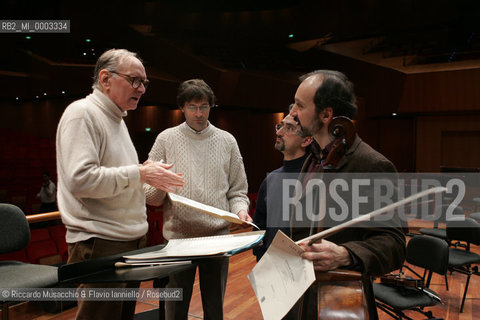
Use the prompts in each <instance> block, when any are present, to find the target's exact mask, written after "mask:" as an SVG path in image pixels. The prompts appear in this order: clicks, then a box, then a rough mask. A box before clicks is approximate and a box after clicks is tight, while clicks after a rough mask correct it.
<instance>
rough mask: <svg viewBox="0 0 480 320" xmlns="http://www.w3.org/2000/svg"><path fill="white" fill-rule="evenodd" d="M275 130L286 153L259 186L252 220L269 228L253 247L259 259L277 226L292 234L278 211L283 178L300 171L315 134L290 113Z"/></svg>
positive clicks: (276, 142)
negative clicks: (278, 166)
mask: <svg viewBox="0 0 480 320" xmlns="http://www.w3.org/2000/svg"><path fill="white" fill-rule="evenodd" d="M292 106H293V105H291V107H292ZM275 132H276V136H277V139H276V141H275V149H276V150H278V151H280V152H281V153H283V166H281V167H280V168H278V169H276V170H274V171H272V172H271V173H270V174H269V175H268V176H267V177H266V178H265V179H264V180H263V181H262V184H261V185H260V189H259V190H258V199H257V206H256V208H255V213H254V214H253V222H254V223H255V224H256V225H257V226H258V227H259V228H260V229H262V230H266V231H265V237H264V238H263V243H262V245H261V246H258V247H256V248H254V249H253V254H254V255H255V256H256V257H257V261H259V260H260V259H261V258H262V256H263V254H264V253H265V251H267V249H268V247H269V246H270V244H271V243H272V241H273V238H274V237H275V234H276V233H277V231H278V230H282V231H283V232H284V233H285V234H287V235H289V234H290V230H289V227H288V226H289V222H288V220H287V221H282V216H283V214H282V212H279V210H281V208H277V206H278V204H280V205H281V203H282V199H281V197H279V195H282V181H283V179H284V178H287V179H288V178H292V175H293V174H296V175H298V173H299V172H300V170H301V169H302V166H303V162H304V161H305V158H306V157H307V154H306V150H307V147H308V146H309V145H310V143H311V142H312V137H310V136H307V135H305V134H304V133H303V131H302V130H301V128H300V126H299V125H298V122H297V121H295V120H294V119H293V117H292V116H290V115H287V116H286V117H285V118H283V120H282V123H280V124H277V125H275ZM278 209H279V210H278ZM287 217H288V214H287Z"/></svg>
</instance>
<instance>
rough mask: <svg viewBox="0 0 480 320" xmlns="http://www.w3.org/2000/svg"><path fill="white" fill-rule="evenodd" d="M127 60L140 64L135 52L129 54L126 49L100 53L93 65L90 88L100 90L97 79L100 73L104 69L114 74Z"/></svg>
mask: <svg viewBox="0 0 480 320" xmlns="http://www.w3.org/2000/svg"><path fill="white" fill-rule="evenodd" d="M127 58H136V59H138V60H140V62H142V60H141V59H140V58H139V57H138V55H137V54H136V53H135V52H131V51H128V50H126V49H110V50H107V51H105V52H104V53H102V55H101V56H100V58H98V60H97V64H96V65H95V70H94V71H93V85H92V88H93V89H99V90H102V86H101V85H100V79H99V74H100V71H102V70H103V69H105V70H107V71H108V72H114V71H116V70H117V69H118V66H119V65H120V64H122V62H123V61H125V59H127Z"/></svg>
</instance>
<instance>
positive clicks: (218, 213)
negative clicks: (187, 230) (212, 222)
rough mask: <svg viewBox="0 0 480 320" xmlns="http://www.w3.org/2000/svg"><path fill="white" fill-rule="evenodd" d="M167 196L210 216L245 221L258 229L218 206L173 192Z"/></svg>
mask: <svg viewBox="0 0 480 320" xmlns="http://www.w3.org/2000/svg"><path fill="white" fill-rule="evenodd" d="M168 196H169V197H170V200H172V201H173V202H178V203H181V204H183V205H186V206H188V207H190V208H194V209H197V210H198V211H201V212H203V213H206V214H208V215H211V216H212V217H215V218H219V219H223V220H227V221H230V222H233V223H237V224H242V223H246V224H249V225H251V226H253V227H255V228H256V229H257V230H260V228H259V227H257V226H256V225H255V224H254V223H252V222H247V221H244V220H242V219H240V218H239V217H238V216H237V215H236V214H234V213H231V212H228V211H225V210H222V209H219V208H215V207H212V206H209V205H206V204H203V203H201V202H198V201H195V200H192V199H188V198H185V197H182V196H179V195H178V194H175V193H168Z"/></svg>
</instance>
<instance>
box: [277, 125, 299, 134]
mask: <svg viewBox="0 0 480 320" xmlns="http://www.w3.org/2000/svg"><path fill="white" fill-rule="evenodd" d="M282 128H283V131H284V132H285V133H287V134H290V133H296V134H298V135H300V133H301V131H300V130H297V127H296V126H294V125H291V124H289V123H287V124H283V123H278V124H276V125H275V131H278V130H280V129H282Z"/></svg>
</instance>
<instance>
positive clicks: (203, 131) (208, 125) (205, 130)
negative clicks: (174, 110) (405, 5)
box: [184, 121, 210, 134]
mask: <svg viewBox="0 0 480 320" xmlns="http://www.w3.org/2000/svg"><path fill="white" fill-rule="evenodd" d="M184 123H185V127H186V128H187V130H190V131H191V132H193V133H195V134H202V133H205V132H207V130H208V129H209V128H210V121H207V123H208V124H207V127H206V128H205V129H203V130H201V131H197V130H194V129H192V128H190V126H189V125H188V124H187V122H186V121H185V122H184Z"/></svg>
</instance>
